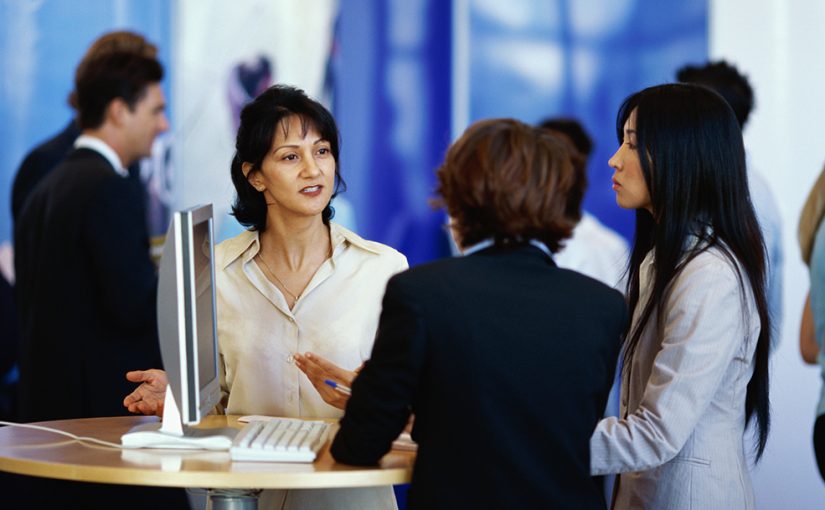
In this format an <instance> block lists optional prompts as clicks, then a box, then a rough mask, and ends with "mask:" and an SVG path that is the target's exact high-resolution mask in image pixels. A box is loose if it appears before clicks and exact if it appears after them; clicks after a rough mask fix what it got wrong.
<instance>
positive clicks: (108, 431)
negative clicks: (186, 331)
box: [0, 416, 415, 489]
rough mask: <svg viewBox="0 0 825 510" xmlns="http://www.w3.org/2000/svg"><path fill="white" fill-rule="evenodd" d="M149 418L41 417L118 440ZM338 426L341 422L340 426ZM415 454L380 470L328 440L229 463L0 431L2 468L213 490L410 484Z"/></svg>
mask: <svg viewBox="0 0 825 510" xmlns="http://www.w3.org/2000/svg"><path fill="white" fill-rule="evenodd" d="M156 420H157V418H154V417H145V416H124V417H115V418H89V419H78V420H61V421H51V422H42V423H38V425H44V426H47V427H52V428H56V429H60V430H64V431H66V432H71V433H73V434H76V435H79V436H90V437H94V438H97V439H102V440H105V441H110V442H113V443H120V436H121V434H123V433H125V432H127V431H128V430H129V429H130V428H132V427H133V426H135V425H138V424H139V423H145V422H147V421H156ZM200 426H201V427H205V428H212V427H226V426H239V424H238V423H237V417H227V416H207V417H206V418H205V419H204V420H203V421H202V422H201V425H200ZM335 427H337V425H335ZM414 461H415V453H414V452H406V451H396V450H393V451H391V452H390V453H388V454H387V455H386V456H385V457H384V458H383V459H382V460H381V463H380V466H378V467H357V466H347V465H345V464H338V463H337V462H335V460H334V459H333V458H332V456H331V455H330V453H329V444H327V445H326V446H324V447H323V449H322V450H321V451H320V452H319V455H318V458H317V459H316V460H315V462H313V463H312V464H288V463H271V462H232V461H231V460H230V459H229V452H209V451H191V450H189V451H187V450H146V449H139V450H119V449H115V448H108V447H104V446H97V445H95V444H94V443H87V442H79V441H75V440H73V439H70V438H68V437H65V436H61V435H57V434H53V433H51V432H45V431H39V430H31V429H24V428H19V427H2V428H0V470H2V471H8V472H10V473H17V474H21V475H30V476H40V477H46V478H59V479H62V480H74V481H82V482H98V483H115V484H126V485H147V486H158V487H209V488H212V489H230V488H231V489H320V488H330V487H367V486H377V485H392V484H398V483H407V482H409V481H410V479H411V477H412V466H413V463H414Z"/></svg>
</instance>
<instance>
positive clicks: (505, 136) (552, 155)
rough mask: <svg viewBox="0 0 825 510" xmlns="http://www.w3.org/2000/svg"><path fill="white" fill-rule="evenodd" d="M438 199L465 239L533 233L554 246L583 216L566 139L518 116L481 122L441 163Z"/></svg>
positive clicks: (506, 240) (510, 240)
mask: <svg viewBox="0 0 825 510" xmlns="http://www.w3.org/2000/svg"><path fill="white" fill-rule="evenodd" d="M437 177H438V188H437V190H436V191H437V193H438V194H439V195H440V196H441V199H440V200H437V201H436V203H437V204H438V205H443V206H444V207H445V208H446V209H447V213H448V214H449V215H450V217H451V218H452V220H453V225H452V227H453V228H454V229H455V230H456V232H457V233H458V235H459V237H460V243H461V245H462V247H466V246H471V245H473V244H476V243H478V242H480V241H483V240H484V239H488V238H492V239H493V240H494V241H495V243H496V244H497V245H506V244H518V243H523V242H526V241H528V240H529V239H536V240H538V241H541V242H543V243H544V244H545V245H547V247H548V248H549V249H550V250H551V251H553V252H555V251H558V249H559V248H560V247H561V241H562V240H564V239H566V238H568V237H570V235H571V233H572V232H573V227H574V226H575V225H576V223H578V221H579V219H580V218H581V200H582V196H583V195H584V188H582V187H581V186H579V185H578V184H579V181H578V180H577V179H576V175H575V171H574V169H573V166H572V164H571V163H570V157H569V155H568V153H567V150H566V149H565V145H564V143H563V142H562V141H561V140H559V139H557V138H556V137H554V136H552V135H551V134H549V133H548V132H547V131H545V130H543V129H539V128H533V127H531V126H528V125H527V124H524V123H522V122H519V121H517V120H513V119H492V120H483V121H479V122H476V123H475V124H473V125H471V126H470V127H469V128H467V130H466V131H465V132H464V134H463V135H461V138H459V139H458V141H456V142H455V143H454V144H452V146H450V148H449V150H448V151H447V155H446V156H445V158H444V163H443V164H442V165H441V167H440V168H439V169H438V171H437Z"/></svg>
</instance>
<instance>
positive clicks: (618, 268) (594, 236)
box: [555, 211, 630, 292]
mask: <svg viewBox="0 0 825 510" xmlns="http://www.w3.org/2000/svg"><path fill="white" fill-rule="evenodd" d="M629 253H630V250H629V249H628V246H627V241H625V240H624V238H623V237H622V236H620V235H619V234H617V233H616V232H614V231H612V230H610V229H609V228H607V227H606V226H604V225H602V223H601V222H600V221H599V220H598V219H596V217H594V216H593V215H592V214H589V213H587V212H584V211H583V212H582V219H581V220H580V221H579V223H578V224H577V225H576V228H575V229H573V235H572V236H571V237H570V239H567V240H566V241H564V246H563V247H562V249H561V250H559V252H558V253H556V256H555V261H556V264H557V265H558V266H559V267H563V268H565V269H572V270H573V271H578V272H580V273H582V274H586V275H587V276H589V277H591V278H595V279H596V280H599V281H600V282H602V283H604V284H605V285H609V286H611V287H613V288H614V289H617V290H619V291H621V292H624V291H625V281H624V278H622V276H623V274H624V270H625V266H627V258H628V255H629Z"/></svg>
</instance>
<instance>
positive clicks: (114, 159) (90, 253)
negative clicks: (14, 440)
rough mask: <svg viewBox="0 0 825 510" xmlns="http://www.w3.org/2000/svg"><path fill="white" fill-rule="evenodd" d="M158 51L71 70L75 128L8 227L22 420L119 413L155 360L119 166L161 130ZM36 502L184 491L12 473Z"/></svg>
mask: <svg viewBox="0 0 825 510" xmlns="http://www.w3.org/2000/svg"><path fill="white" fill-rule="evenodd" d="M162 78H163V68H162V67H161V65H160V63H159V62H158V61H157V60H155V59H154V58H150V57H146V56H143V55H140V54H136V53H134V52H117V51H116V52H112V53H109V54H106V55H103V56H100V57H98V58H95V59H92V60H90V61H89V62H88V63H87V65H86V66H85V67H84V68H83V70H82V72H78V74H77V76H76V78H75V92H76V93H77V105H78V123H79V126H80V128H81V130H82V134H81V136H80V137H78V139H77V140H76V141H75V143H74V150H73V151H72V152H71V153H70V154H69V155H68V156H67V157H66V159H65V160H64V161H63V162H62V163H61V164H60V165H58V167H57V168H55V169H54V170H53V171H52V172H51V173H50V174H49V175H48V176H46V177H45V178H44V179H43V180H42V181H41V182H40V184H38V185H37V187H36V188H35V189H34V191H33V192H32V194H31V196H30V197H29V198H28V200H27V201H26V204H25V205H24V207H23V210H22V212H21V214H20V218H19V221H18V222H17V225H16V227H15V238H14V241H15V272H16V275H17V282H16V291H17V297H18V308H19V314H20V326H21V327H20V330H21V331H20V333H21V352H20V399H19V414H20V416H21V418H22V419H23V420H24V421H40V420H52V419H66V418H86V417H98V416H113V415H120V414H125V413H124V409H123V406H122V400H123V395H124V394H126V393H128V392H129V390H130V389H131V384H130V383H129V382H128V381H126V379H125V378H124V377H123V374H124V373H125V372H126V371H127V370H129V369H131V368H132V367H133V366H158V364H159V363H160V362H161V360H160V353H159V349H158V342H157V323H156V317H155V304H156V297H155V293H156V288H157V278H156V275H155V271H154V266H153V264H152V261H151V260H150V258H149V241H148V235H147V230H146V219H145V214H144V205H143V198H142V189H141V187H140V186H139V184H138V182H137V181H135V180H133V179H130V178H129V174H128V172H127V170H126V167H127V166H128V165H130V164H131V163H133V162H134V161H137V160H138V159H139V158H141V157H145V156H147V155H149V153H150V150H151V147H152V142H153V140H154V139H155V137H156V136H157V135H158V134H160V133H162V132H163V131H165V130H167V129H168V127H169V126H168V121H167V119H166V115H165V113H164V108H165V100H164V97H163V92H162V90H161V88H160V81H161V79H162ZM7 483H14V484H15V487H16V491H15V493H14V494H15V495H22V497H24V498H25V503H26V504H27V505H29V506H30V507H32V508H41V507H42V508H46V507H53V506H58V505H60V506H63V505H65V504H66V503H71V502H73V501H76V502H82V504H83V505H84V506H86V507H88V508H104V507H107V508H147V507H148V506H150V505H151V506H153V507H159V508H186V507H187V502H186V496H185V494H184V493H183V491H180V490H171V489H150V488H146V487H139V488H135V487H122V486H116V485H105V484H81V483H75V482H65V481H56V480H44V479H33V478H28V477H15V478H14V479H13V480H10V481H7Z"/></svg>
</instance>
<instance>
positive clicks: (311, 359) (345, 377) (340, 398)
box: [294, 352, 358, 409]
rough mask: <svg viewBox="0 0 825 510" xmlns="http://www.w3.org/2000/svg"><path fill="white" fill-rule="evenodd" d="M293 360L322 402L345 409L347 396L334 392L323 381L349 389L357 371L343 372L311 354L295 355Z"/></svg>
mask: <svg viewBox="0 0 825 510" xmlns="http://www.w3.org/2000/svg"><path fill="white" fill-rule="evenodd" d="M294 358H295V366H297V367H298V368H299V369H300V370H301V371H302V372H303V373H304V374H306V376H307V378H309V381H310V382H311V383H312V385H313V386H315V390H316V391H317V392H318V394H320V395H321V398H322V399H324V402H326V403H327V404H329V405H331V406H333V407H337V408H338V409H344V408H345V407H346V405H347V400H349V395H348V394H345V393H342V392H340V391H338V390H336V389H335V388H333V387H332V386H330V385H329V384H327V383H325V382H324V381H325V380H327V379H329V380H331V381H335V382H336V383H338V384H341V385H343V386H346V387H348V388H350V387H352V381H353V380H355V376H356V375H357V374H358V371H357V370H356V371H355V372H353V371H350V370H345V369H343V368H341V367H339V366H338V365H336V364H335V363H332V362H331V361H329V360H327V359H325V358H322V357H321V356H318V355H317V354H313V353H311V352H306V353H304V354H295V355H294Z"/></svg>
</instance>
